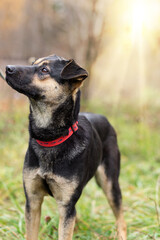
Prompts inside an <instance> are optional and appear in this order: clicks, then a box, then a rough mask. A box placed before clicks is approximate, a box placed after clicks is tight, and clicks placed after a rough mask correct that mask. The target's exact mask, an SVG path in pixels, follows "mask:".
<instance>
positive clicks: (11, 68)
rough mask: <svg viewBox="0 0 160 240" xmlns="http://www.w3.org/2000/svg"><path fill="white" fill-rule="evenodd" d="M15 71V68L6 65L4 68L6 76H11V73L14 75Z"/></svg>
mask: <svg viewBox="0 0 160 240" xmlns="http://www.w3.org/2000/svg"><path fill="white" fill-rule="evenodd" d="M15 71H16V68H15V67H14V66H11V65H8V66H7V67H6V73H8V74H13V73H15Z"/></svg>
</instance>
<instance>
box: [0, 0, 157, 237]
mask: <svg viewBox="0 0 160 240" xmlns="http://www.w3.org/2000/svg"><path fill="white" fill-rule="evenodd" d="M51 54H56V55H59V56H63V57H65V58H67V59H70V58H74V59H75V60H76V61H77V63H79V64H80V65H81V66H82V67H84V68H86V69H87V70H88V72H89V77H88V78H87V79H86V80H85V83H84V86H83V88H82V104H81V110H82V111H91V112H96V113H100V114H103V115H106V116H107V117H108V118H109V120H110V122H111V123H112V125H113V126H114V127H115V129H116V131H117V134H118V142H119V147H120V150H121V159H122V162H121V176H120V182H121V188H122V192H123V200H124V211H125V218H126V222H127V224H128V239H129V240H135V239H138V240H143V239H144V240H148V239H156V240H159V239H160V147H159V146H160V134H159V130H160V127H159V126H160V94H159V92H160V0H79V1H73V0H14V1H12V0H0V69H1V71H2V75H3V74H4V75H5V66H6V65H8V64H13V65H16V64H31V62H32V61H33V59H34V58H39V57H43V56H47V55H51ZM28 113H29V107H28V100H27V98H26V97H24V96H23V95H21V94H19V93H17V92H16V91H14V90H12V89H11V88H10V87H9V86H8V85H7V84H6V83H5V81H4V80H3V79H1V77H0V176H1V178H0V196H1V198H0V239H3V240H8V239H10V240H12V239H13V240H14V239H20V240H24V239H25V237H24V236H25V227H24V226H25V223H24V205H25V198H24V194H23V186H22V168H23V159H24V156H25V152H26V149H27V143H28ZM95 200H96V201H95ZM78 206H79V207H78V221H77V223H76V228H75V235H74V239H81V240H82V239H87V240H104V239H114V240H115V239H116V231H115V225H114V217H113V215H112V212H111V210H110V208H109V206H108V207H106V206H107V205H106V199H105V197H104V196H103V194H102V193H101V190H100V189H99V188H98V187H97V186H96V185H95V183H94V181H91V183H89V185H88V186H87V187H86V189H85V190H84V195H83V196H82V198H81V199H80V201H79V203H78ZM43 210H44V211H43V213H42V224H41V230H40V235H39V237H40V238H39V239H40V240H44V239H45V240H49V239H57V227H58V212H57V207H56V204H55V202H54V201H53V200H52V199H50V198H47V199H46V200H45V203H44V207H43ZM46 216H49V217H50V218H49V219H51V220H50V221H49V222H46ZM52 236H53V238H52Z"/></svg>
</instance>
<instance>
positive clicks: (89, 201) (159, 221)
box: [0, 102, 160, 240]
mask: <svg viewBox="0 0 160 240" xmlns="http://www.w3.org/2000/svg"><path fill="white" fill-rule="evenodd" d="M83 110H86V111H93V112H99V113H101V114H105V115H107V116H108V118H109V120H110V121H111V123H112V124H113V125H114V127H115V128H116V130H117V133H118V142H119V146H120V149H121V157H122V163H121V176H120V183H121V187H122V192H123V200H124V210H125V219H126V222H127V225H128V239H129V240H133V239H140V240H141V239H144V240H145V239H160V212H159V207H160V178H159V175H160V167H159V165H160V149H159V142H160V135H159V132H158V131H157V128H158V126H159V121H160V120H159V119H160V118H158V114H159V112H158V109H156V108H153V107H150V106H146V107H145V108H144V109H136V108H134V107H132V106H123V107H122V106H121V107H119V106H118V107H113V106H101V105H99V104H96V103H95V102H94V103H89V104H88V105H87V106H86V105H84V106H83ZM27 115H28V111H27V110H26V108H24V110H22V109H21V110H20V109H19V110H17V109H16V110H14V111H12V112H11V113H3V114H1V120H0V142H1V146H0V156H1V159H0V164H1V166H0V175H1V179H0V196H1V198H0V239H3V240H8V239H10V240H14V239H20V240H24V232H25V224H24V204H25V199H24V193H23V187H22V173H21V172H22V166H23V158H24V155H25V151H26V148H27V141H28V132H27V124H28V123H27V121H28V120H27ZM158 179H159V180H158ZM46 216H50V217H51V219H50V221H47V219H46ZM77 216H78V220H77V223H76V227H75V233H74V239H81V240H83V239H87V240H93V239H94V240H95V239H96V240H103V239H116V233H115V225H114V222H115V221H114V217H113V214H112V212H111V210H110V208H109V206H108V203H107V201H106V199H105V197H104V195H103V193H102V191H101V189H100V188H99V187H98V186H97V185H96V183H95V181H94V179H93V180H91V182H90V183H89V184H88V185H87V187H86V188H85V189H84V192H83V194H82V197H81V199H80V200H79V202H78V204H77ZM48 219H49V218H48ZM57 228H58V211H57V206H56V203H55V201H54V199H52V198H50V197H47V198H46V199H45V202H44V204H43V211H42V218H41V227H40V239H45V240H49V239H52V236H53V239H57Z"/></svg>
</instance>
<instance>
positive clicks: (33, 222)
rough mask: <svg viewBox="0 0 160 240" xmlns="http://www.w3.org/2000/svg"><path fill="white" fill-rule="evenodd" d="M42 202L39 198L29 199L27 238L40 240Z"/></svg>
mask: <svg viewBox="0 0 160 240" xmlns="http://www.w3.org/2000/svg"><path fill="white" fill-rule="evenodd" d="M41 203H42V201H40V200H39V199H35V198H34V199H27V201H26V208H25V220H26V240H38V231H39V224H40V217H41Z"/></svg>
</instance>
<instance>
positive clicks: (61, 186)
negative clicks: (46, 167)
mask: <svg viewBox="0 0 160 240" xmlns="http://www.w3.org/2000/svg"><path fill="white" fill-rule="evenodd" d="M37 176H39V177H41V178H42V179H44V180H45V181H46V183H47V184H48V186H49V189H50V190H51V192H52V194H53V196H54V198H55V199H56V200H57V201H60V202H64V203H65V202H67V201H69V200H70V198H71V196H72V195H73V194H74V192H75V190H76V188H77V185H78V183H77V181H76V179H74V178H72V179H67V178H65V177H62V176H59V175H56V174H53V173H52V172H42V171H41V169H38V171H37Z"/></svg>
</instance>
